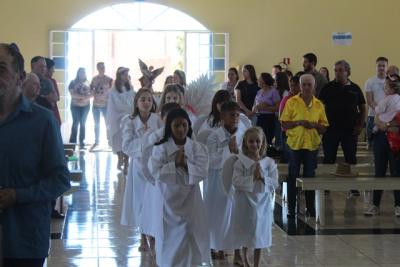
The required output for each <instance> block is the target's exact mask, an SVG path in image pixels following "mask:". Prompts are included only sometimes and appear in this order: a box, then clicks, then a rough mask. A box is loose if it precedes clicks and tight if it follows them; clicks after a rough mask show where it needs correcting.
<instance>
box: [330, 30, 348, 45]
mask: <svg viewBox="0 0 400 267" xmlns="http://www.w3.org/2000/svg"><path fill="white" fill-rule="evenodd" d="M352 41H353V35H352V34H351V32H334V33H332V42H333V45H351V42H352Z"/></svg>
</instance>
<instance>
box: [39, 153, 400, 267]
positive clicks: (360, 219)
mask: <svg viewBox="0 0 400 267" xmlns="http://www.w3.org/2000/svg"><path fill="white" fill-rule="evenodd" d="M75 167H76V168H80V169H82V170H83V171H84V175H83V179H82V182H81V183H80V187H79V190H78V191H77V192H75V193H74V194H73V195H71V196H70V197H67V198H66V200H65V201H66V204H67V206H68V211H67V216H66V219H65V223H64V222H54V223H53V225H52V232H55V233H56V232H60V237H61V239H53V240H51V249H50V255H49V257H48V259H47V266H51V267H53V266H54V267H64V266H65V267H72V266H83V267H103V266H104V267H114V266H118V267H125V266H132V267H139V266H155V259H154V255H151V254H150V253H140V252H139V251H138V245H139V233H138V232H137V231H136V230H134V229H130V228H128V227H124V226H122V225H121V224H120V216H121V201H122V197H123V192H124V179H125V178H124V177H123V176H122V175H121V174H120V173H119V172H118V171H117V170H116V158H115V157H114V156H113V155H112V154H111V153H108V152H98V153H89V152H83V153H81V155H80V158H79V161H78V162H76V163H75ZM276 200H277V205H276V208H275V221H276V224H275V225H274V227H273V238H272V243H273V244H272V247H271V248H269V249H265V250H263V252H262V260H261V266H302V267H306V266H307V267H311V266H314V267H315V266H342V267H344V266H363V267H364V266H366V267H368V266H400V253H398V248H399V247H400V235H397V234H385V232H382V231H380V230H381V229H386V230H388V229H389V230H390V229H392V230H393V229H397V228H399V229H400V221H399V220H398V219H397V218H394V216H393V214H392V211H391V209H392V207H391V205H392V204H391V203H393V196H392V194H391V193H386V192H385V194H384V198H383V199H382V204H384V206H383V209H382V210H383V214H382V215H381V216H380V217H377V218H364V216H363V215H362V211H363V209H364V204H365V203H364V199H363V198H362V197H358V198H354V199H347V198H346V194H345V193H335V192H331V194H330V195H329V197H327V203H326V204H327V208H328V207H329V209H330V214H327V215H328V218H329V219H328V222H329V223H328V224H327V225H326V227H324V228H320V227H319V226H318V225H316V224H315V221H314V220H313V219H310V218H305V217H304V216H299V218H298V219H297V220H288V219H287V218H286V213H285V212H286V207H285V203H284V201H282V200H281V199H280V198H279V196H277V197H276ZM369 229H375V230H376V232H375V234H368V231H370V230H369ZM360 231H364V232H360ZM365 231H367V232H365ZM357 232H358V234H357ZM399 233H400V232H399ZM232 259H233V255H232V252H228V256H227V259H226V260H224V261H215V262H214V263H213V266H234V265H233V264H232ZM250 261H251V262H252V259H251V257H250Z"/></svg>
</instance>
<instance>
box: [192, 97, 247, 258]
mask: <svg viewBox="0 0 400 267" xmlns="http://www.w3.org/2000/svg"><path fill="white" fill-rule="evenodd" d="M239 117H240V106H239V105H238V104H237V103H236V102H233V101H228V102H224V103H223V104H222V105H221V124H220V126H219V127H217V128H214V129H212V130H211V131H212V132H211V133H210V134H209V136H208V138H207V140H206V144H207V148H208V154H209V157H210V170H209V173H208V179H207V180H205V181H204V189H203V196H204V201H205V204H206V212H207V218H208V226H209V227H210V247H211V249H213V251H212V257H213V258H215V259H224V250H235V257H234V262H235V263H240V264H241V263H242V260H241V257H240V250H239V249H240V248H238V247H235V244H234V242H233V239H232V238H233V236H232V233H231V232H232V229H231V227H232V226H231V224H230V219H231V214H232V209H233V201H232V197H231V196H227V195H226V194H225V193H224V191H223V188H222V184H221V170H222V166H223V163H224V161H225V160H226V159H227V158H229V157H230V156H231V155H232V154H238V153H239V148H240V147H241V143H242V135H243V131H244V130H241V129H240V128H239V127H238V124H239ZM199 135H201V133H199ZM217 251H219V252H218V253H217Z"/></svg>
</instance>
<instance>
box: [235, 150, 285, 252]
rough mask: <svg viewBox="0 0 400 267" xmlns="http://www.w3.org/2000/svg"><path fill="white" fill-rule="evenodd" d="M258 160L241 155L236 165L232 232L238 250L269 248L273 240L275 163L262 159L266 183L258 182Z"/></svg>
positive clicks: (276, 184) (271, 160)
mask: <svg viewBox="0 0 400 267" xmlns="http://www.w3.org/2000/svg"><path fill="white" fill-rule="evenodd" d="M255 163H256V162H255V161H254V160H252V159H251V158H249V157H247V156H245V155H243V154H239V155H238V160H237V161H236V162H235V163H234V164H233V178H232V184H233V187H234V189H235V190H234V209H233V215H232V226H233V227H232V231H233V233H234V234H233V236H234V237H235V241H234V242H235V244H236V246H237V247H248V248H267V247H270V246H271V241H272V234H271V230H272V223H273V209H274V190H275V189H276V188H277V187H278V169H277V165H276V163H275V161H274V160H273V159H271V158H268V157H265V158H263V159H261V160H260V167H261V175H262V176H263V177H264V183H265V184H264V183H262V182H261V181H259V180H257V181H254V168H255Z"/></svg>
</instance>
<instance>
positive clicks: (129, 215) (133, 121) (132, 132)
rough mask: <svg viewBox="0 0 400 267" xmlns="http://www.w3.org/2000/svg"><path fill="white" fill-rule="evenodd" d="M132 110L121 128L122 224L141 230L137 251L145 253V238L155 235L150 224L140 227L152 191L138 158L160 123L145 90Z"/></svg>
mask: <svg viewBox="0 0 400 267" xmlns="http://www.w3.org/2000/svg"><path fill="white" fill-rule="evenodd" d="M134 106H135V109H134V112H133V114H132V115H131V116H130V117H129V119H127V120H126V121H125V125H124V127H123V129H124V130H123V142H122V149H123V152H124V153H125V154H127V155H128V156H129V157H130V164H129V170H128V175H127V177H126V183H125V192H124V198H123V204H122V215H121V224H123V225H127V226H133V227H140V231H141V233H142V236H141V245H140V247H139V250H140V251H146V250H148V248H149V246H148V243H147V240H146V236H145V235H148V236H152V235H153V234H154V232H153V231H152V227H151V226H152V225H151V224H150V223H149V224H146V225H142V224H140V222H141V216H142V209H143V203H147V202H148V201H147V199H152V195H151V194H150V192H149V191H151V190H149V189H148V190H146V188H147V187H149V186H150V184H149V182H148V181H147V180H146V178H145V177H144V176H143V171H142V161H141V157H142V152H143V148H144V144H146V138H147V137H148V134H149V133H151V132H153V131H156V130H157V129H159V128H160V127H161V121H160V119H159V117H158V115H156V114H155V113H154V112H155V110H156V105H155V102H154V99H153V95H152V93H151V92H150V91H149V90H148V89H140V90H139V91H138V92H137V94H136V96H135V99H134ZM151 186H152V185H151ZM146 192H147V193H146ZM144 196H145V199H144ZM146 208H147V207H146Z"/></svg>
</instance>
